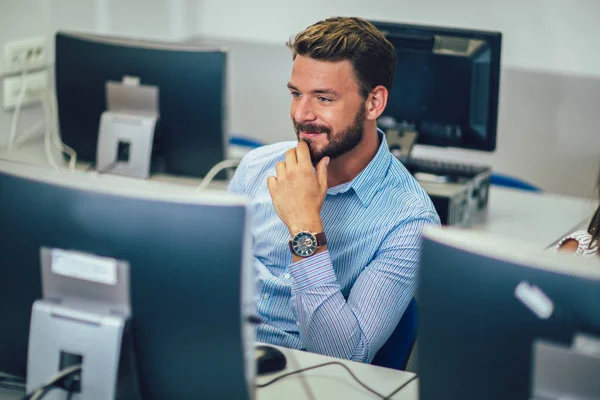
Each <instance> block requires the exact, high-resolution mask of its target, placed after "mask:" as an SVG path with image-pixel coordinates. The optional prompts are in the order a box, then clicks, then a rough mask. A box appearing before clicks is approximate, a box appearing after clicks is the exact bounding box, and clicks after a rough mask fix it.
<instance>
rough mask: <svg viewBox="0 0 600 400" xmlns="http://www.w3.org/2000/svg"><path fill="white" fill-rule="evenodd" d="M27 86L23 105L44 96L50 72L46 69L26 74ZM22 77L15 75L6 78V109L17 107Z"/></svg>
mask: <svg viewBox="0 0 600 400" xmlns="http://www.w3.org/2000/svg"><path fill="white" fill-rule="evenodd" d="M25 82H27V86H26V88H25V95H24V96H23V102H22V103H21V105H22V106H26V105H29V104H33V103H35V102H37V101H39V99H40V98H41V97H42V96H43V94H44V91H46V90H47V89H48V87H49V86H48V73H47V72H46V71H40V72H35V73H32V74H27V75H26V76H25ZM21 87H22V84H21V77H20V76H13V77H11V78H4V88H3V90H4V96H3V97H4V109H5V110H10V109H13V108H15V106H16V105H17V101H18V100H19V94H20V93H21Z"/></svg>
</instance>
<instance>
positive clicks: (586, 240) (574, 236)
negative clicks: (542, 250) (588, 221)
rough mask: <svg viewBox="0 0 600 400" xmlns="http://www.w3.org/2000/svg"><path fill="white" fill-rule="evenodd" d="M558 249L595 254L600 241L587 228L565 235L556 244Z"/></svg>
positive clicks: (579, 253)
mask: <svg viewBox="0 0 600 400" xmlns="http://www.w3.org/2000/svg"><path fill="white" fill-rule="evenodd" d="M556 249H557V250H564V251H569V252H572V253H575V254H578V255H583V256H586V255H595V254H597V253H598V241H596V240H594V239H593V238H592V235H590V234H589V233H588V232H587V231H585V230H579V231H575V232H572V233H571V234H569V235H567V236H565V237H563V238H562V239H561V240H560V241H559V242H558V244H557V245H556Z"/></svg>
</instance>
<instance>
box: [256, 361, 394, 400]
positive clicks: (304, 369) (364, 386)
mask: <svg viewBox="0 0 600 400" xmlns="http://www.w3.org/2000/svg"><path fill="white" fill-rule="evenodd" d="M328 365H339V366H341V367H343V368H344V369H345V370H346V371H348V373H349V374H350V375H351V376H352V378H353V379H354V380H355V381H356V382H357V383H358V384H359V385H360V386H362V387H363V388H365V389H367V390H368V391H369V392H371V393H373V394H374V395H376V396H377V397H379V398H380V399H384V400H385V399H387V398H388V397H389V396H384V395H382V394H381V393H379V392H377V391H375V390H374V389H371V388H370V387H369V386H367V385H365V384H364V383H363V382H362V381H361V380H360V379H358V378H357V377H356V375H354V373H353V372H352V371H351V370H350V368H348V367H347V366H346V365H344V364H342V363H341V362H339V361H330V362H326V363H324V364H317V365H313V366H312V367H307V368H302V369H297V370H295V371H292V372H288V373H287V374H283V375H279V376H278V377H277V378H274V379H271V380H270V381H268V382H267V383H263V384H260V385H256V387H257V388H258V389H262V388H264V387H267V386H269V385H272V384H273V383H275V382H277V381H279V380H281V379H283V378H286V377H288V376H290V375H296V374H299V373H301V372H306V371H310V370H311V369H316V368H321V367H326V366H328Z"/></svg>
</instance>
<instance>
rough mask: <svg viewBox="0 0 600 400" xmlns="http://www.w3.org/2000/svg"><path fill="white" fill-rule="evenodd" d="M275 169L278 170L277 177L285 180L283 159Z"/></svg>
mask: <svg viewBox="0 0 600 400" xmlns="http://www.w3.org/2000/svg"><path fill="white" fill-rule="evenodd" d="M275 171H276V172H277V179H280V180H283V179H285V174H286V170H285V163H284V162H283V161H279V162H278V163H277V164H275Z"/></svg>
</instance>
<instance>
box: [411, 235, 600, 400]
mask: <svg viewBox="0 0 600 400" xmlns="http://www.w3.org/2000/svg"><path fill="white" fill-rule="evenodd" d="M418 300H419V306H420V307H419V311H420V315H419V317H420V318H419V324H420V326H419V360H418V362H419V375H420V376H419V378H420V389H419V392H420V398H421V399H422V400H438V399H448V400H452V399H457V400H458V399H460V400H463V399H486V400H496V399H497V400H500V399H503V400H504V399H523V400H525V399H530V398H534V396H533V395H532V394H533V393H532V390H533V381H534V379H533V371H534V370H535V368H534V367H535V363H534V362H533V357H532V355H533V354H534V347H535V346H536V343H539V342H540V341H542V342H548V343H552V344H554V345H557V346H567V347H568V346H571V344H572V343H573V341H574V339H575V338H576V337H578V335H591V336H592V337H596V338H598V339H600V259H598V260H581V259H578V258H575V257H573V256H572V255H566V254H556V253H554V252H553V251H546V252H543V251H538V250H537V249H535V250H532V249H531V248H530V247H527V246H525V245H523V244H520V243H519V242H516V241H512V240H507V239H502V238H498V237H496V236H485V235H484V236H482V235H481V234H478V233H476V232H465V231H460V230H454V229H445V230H442V229H439V230H433V229H432V230H428V231H427V232H425V234H424V242H423V253H422V261H421V286H420V288H419V292H418ZM537 367H540V366H539V365H538V366H537ZM554 367H556V369H557V370H558V371H561V370H562V373H561V376H562V377H566V378H568V377H569V374H570V373H574V371H571V370H570V368H567V367H565V368H561V364H557V365H554ZM589 372H591V371H589ZM596 372H597V371H596ZM596 382H597V379H596ZM535 398H537V397H535ZM552 398H554V397H552ZM556 398H558V397H556ZM573 398H579V397H573Z"/></svg>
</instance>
